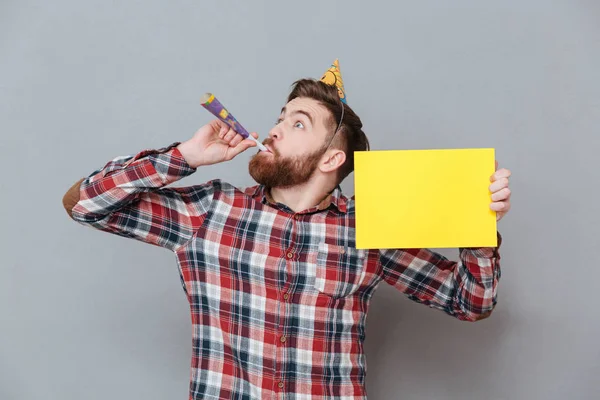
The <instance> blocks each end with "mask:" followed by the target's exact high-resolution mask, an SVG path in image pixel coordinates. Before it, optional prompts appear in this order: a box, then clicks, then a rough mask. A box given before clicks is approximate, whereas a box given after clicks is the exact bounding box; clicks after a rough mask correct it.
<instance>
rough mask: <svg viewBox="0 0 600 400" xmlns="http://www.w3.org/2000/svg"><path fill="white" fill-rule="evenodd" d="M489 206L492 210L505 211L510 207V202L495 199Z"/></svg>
mask: <svg viewBox="0 0 600 400" xmlns="http://www.w3.org/2000/svg"><path fill="white" fill-rule="evenodd" d="M490 208H491V209H492V210H493V211H498V212H500V211H501V212H507V211H508V210H509V209H510V203H508V202H505V201H495V202H493V203H492V204H490Z"/></svg>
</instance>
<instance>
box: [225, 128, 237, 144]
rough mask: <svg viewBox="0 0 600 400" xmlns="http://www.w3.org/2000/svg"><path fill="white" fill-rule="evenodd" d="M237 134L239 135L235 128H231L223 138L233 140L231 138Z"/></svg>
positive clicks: (228, 140) (227, 140)
mask: <svg viewBox="0 0 600 400" xmlns="http://www.w3.org/2000/svg"><path fill="white" fill-rule="evenodd" d="M235 135H237V132H236V131H234V130H233V129H229V130H228V131H227V133H226V134H225V136H224V137H223V140H224V141H226V142H231V139H233V138H234V137H235Z"/></svg>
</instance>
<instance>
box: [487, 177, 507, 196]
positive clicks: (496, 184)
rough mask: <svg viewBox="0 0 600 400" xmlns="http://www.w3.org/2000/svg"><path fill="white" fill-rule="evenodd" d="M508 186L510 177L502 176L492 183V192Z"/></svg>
mask: <svg viewBox="0 0 600 400" xmlns="http://www.w3.org/2000/svg"><path fill="white" fill-rule="evenodd" d="M507 187H508V178H500V179H499V180H497V181H496V182H494V183H492V184H491V185H490V192H492V193H496V192H497V191H499V190H501V189H504V188H507Z"/></svg>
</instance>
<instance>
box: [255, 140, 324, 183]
mask: <svg viewBox="0 0 600 400" xmlns="http://www.w3.org/2000/svg"><path fill="white" fill-rule="evenodd" d="M265 144H269V140H268V139H267V140H266V141H265ZM325 150H326V149H319V150H317V151H314V152H312V153H310V154H308V155H304V156H294V157H281V156H279V154H278V153H276V152H274V153H273V154H272V155H267V154H260V153H261V152H259V153H257V154H255V155H254V156H253V157H252V159H251V160H250V164H249V165H248V170H249V172H250V176H252V178H253V179H254V180H255V181H256V182H257V183H259V184H262V185H265V186H266V187H269V188H274V187H291V186H296V185H301V184H303V183H306V182H307V181H308V180H309V179H310V177H311V176H312V175H313V173H314V172H315V170H316V169H317V166H318V165H319V161H320V159H321V156H322V155H323V153H324V151H325Z"/></svg>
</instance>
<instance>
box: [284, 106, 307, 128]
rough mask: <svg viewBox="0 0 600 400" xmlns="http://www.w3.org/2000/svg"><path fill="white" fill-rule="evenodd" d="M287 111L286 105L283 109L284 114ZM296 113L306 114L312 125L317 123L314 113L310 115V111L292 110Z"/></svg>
mask: <svg viewBox="0 0 600 400" xmlns="http://www.w3.org/2000/svg"><path fill="white" fill-rule="evenodd" d="M285 111H286V108H285V106H284V107H283V108H282V109H281V113H282V114H285ZM294 114H302V115H306V116H307V117H308V120H309V121H310V124H311V125H314V124H315V123H314V121H313V118H312V115H310V113H309V112H308V111H304V110H296V111H294V112H292V115H294Z"/></svg>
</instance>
